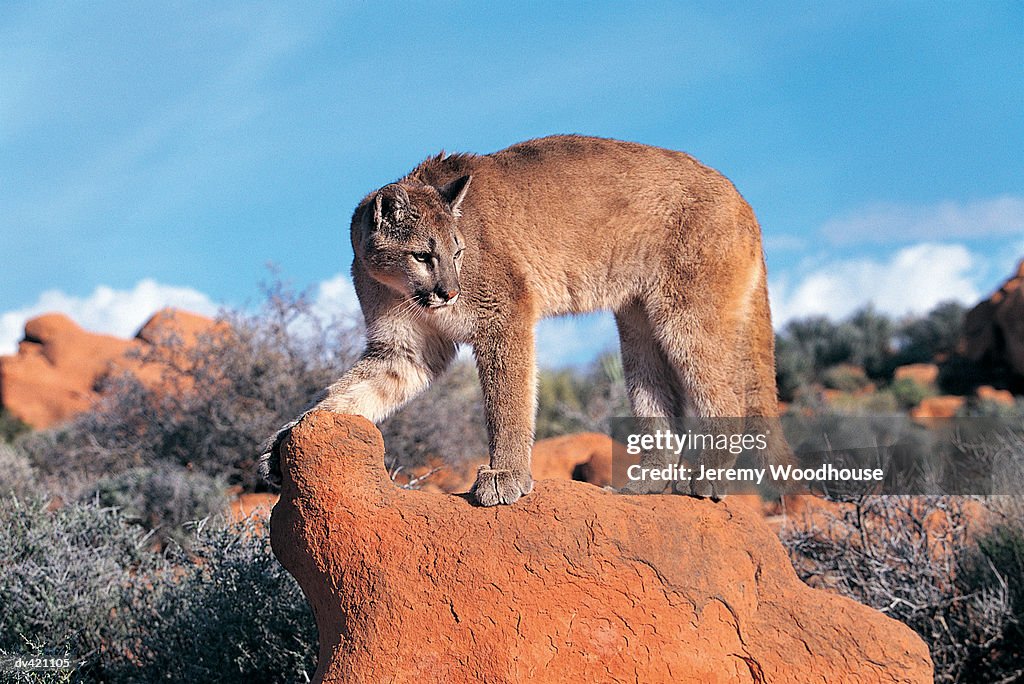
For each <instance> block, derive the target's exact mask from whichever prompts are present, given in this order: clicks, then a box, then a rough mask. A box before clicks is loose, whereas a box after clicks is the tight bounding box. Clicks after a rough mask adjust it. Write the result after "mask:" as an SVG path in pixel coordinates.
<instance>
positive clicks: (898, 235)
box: [821, 195, 1024, 245]
mask: <svg viewBox="0 0 1024 684" xmlns="http://www.w3.org/2000/svg"><path fill="white" fill-rule="evenodd" d="M821 232H822V234H823V235H824V236H825V237H826V238H828V239H829V240H830V241H831V242H832V243H834V244H837V245H848V244H856V243H882V244H888V243H898V242H919V241H921V240H948V239H970V238H981V237H989V236H998V235H1003V236H1013V235H1024V198H1020V197H1014V196H1013V195H1003V196H1001V197H992V198H988V199H982V200H976V201H973V202H964V203H959V202H952V201H947V202H940V203H938V204H934V205H923V206H922V205H917V206H915V205H906V204H891V203H880V204H873V205H870V206H867V207H865V208H863V209H861V210H859V211H856V212H854V213H852V214H849V215H847V216H843V217H839V218H835V219H832V220H830V221H828V222H826V223H825V225H824V226H822V228H821Z"/></svg>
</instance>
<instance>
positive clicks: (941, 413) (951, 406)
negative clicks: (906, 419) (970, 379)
mask: <svg viewBox="0 0 1024 684" xmlns="http://www.w3.org/2000/svg"><path fill="white" fill-rule="evenodd" d="M965 403H966V399H964V398H963V397H960V396H956V395H954V394H942V395H939V396H937V397H925V398H924V399H922V400H921V403H920V404H918V405H917V406H915V407H914V408H912V409H910V416H911V417H912V418H953V417H955V416H956V414H957V412H958V411H960V409H961V408H963V406H964V404H965Z"/></svg>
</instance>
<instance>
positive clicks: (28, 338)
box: [0, 309, 213, 428]
mask: <svg viewBox="0 0 1024 684" xmlns="http://www.w3.org/2000/svg"><path fill="white" fill-rule="evenodd" d="M212 325H213V322H212V321H211V320H210V319H208V318H203V317H202V316H196V315H195V314H190V313H187V312H183V311H175V310H172V309H165V310H163V311H160V312H157V313H156V314H154V315H153V317H152V318H150V319H149V321H148V322H147V323H146V324H145V325H144V326H143V327H142V329H141V330H140V331H139V334H138V335H137V336H136V338H135V339H132V340H125V339H121V338H118V337H113V336H111V335H101V334H98V333H92V332H88V331H86V330H83V329H82V328H81V327H79V326H78V325H77V324H76V323H75V322H74V321H72V320H71V319H70V318H68V317H67V316H65V315H64V314H45V315H43V316H39V317H37V318H33V319H31V320H29V321H28V322H26V323H25V339H24V340H22V342H21V343H20V344H19V345H18V353H17V354H15V355H11V356H0V405H2V406H3V408H5V409H7V411H8V412H10V413H11V414H12V415H14V416H15V417H17V418H18V419H20V420H21V421H23V422H25V423H28V424H29V425H31V426H33V427H35V428H46V427H50V426H51V425H54V424H56V423H59V422H62V421H65V420H68V419H69V418H72V417H74V416H75V415H77V414H79V413H81V412H83V411H85V410H87V409H88V408H89V407H90V406H91V405H92V403H93V402H94V401H95V400H96V399H97V396H98V395H97V393H96V386H97V385H98V384H99V382H100V381H101V380H103V379H104V378H106V377H108V376H110V375H117V374H120V373H123V372H130V373H133V374H134V375H135V376H136V377H137V378H138V379H139V380H140V381H142V382H143V383H146V384H147V385H150V386H153V385H154V384H155V383H158V382H160V377H161V374H162V371H163V369H162V368H160V367H158V366H155V365H153V364H144V363H142V362H141V361H139V359H137V358H135V357H134V356H135V355H133V354H130V353H129V352H139V353H144V352H145V350H146V349H147V348H148V347H152V346H153V345H154V344H159V343H162V342H165V341H167V340H169V339H178V340H181V341H182V342H183V343H184V344H185V345H191V344H195V340H196V337H197V336H198V335H199V334H200V333H202V332H205V331H208V330H210V329H211V326H212Z"/></svg>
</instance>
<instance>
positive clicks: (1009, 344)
mask: <svg viewBox="0 0 1024 684" xmlns="http://www.w3.org/2000/svg"><path fill="white" fill-rule="evenodd" d="M960 352H961V353H962V354H963V355H964V356H966V357H967V358H969V359H971V360H972V361H981V360H988V361H992V362H995V363H999V364H1003V363H1005V364H1006V365H1007V366H1009V367H1010V368H1011V369H1013V371H1014V372H1015V373H1017V374H1018V375H1024V260H1022V261H1021V262H1020V264H1019V265H1018V266H1017V273H1016V274H1015V275H1013V276H1012V277H1011V278H1010V279H1009V280H1007V281H1006V282H1005V283H1003V285H1002V287H1000V288H999V289H998V290H997V291H996V292H995V293H994V294H993V295H992V296H991V297H989V298H988V299H987V300H985V301H983V302H980V303H979V304H978V305H977V306H975V307H974V308H973V309H971V310H970V311H968V312H967V315H966V316H965V317H964V334H963V338H962V339H961V341H960Z"/></svg>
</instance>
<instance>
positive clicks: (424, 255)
mask: <svg viewBox="0 0 1024 684" xmlns="http://www.w3.org/2000/svg"><path fill="white" fill-rule="evenodd" d="M412 258H413V259H415V260H416V261H418V262H420V263H421V264H429V263H430V260H431V259H433V258H434V255H433V254H431V253H430V252H413V253H412Z"/></svg>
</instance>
